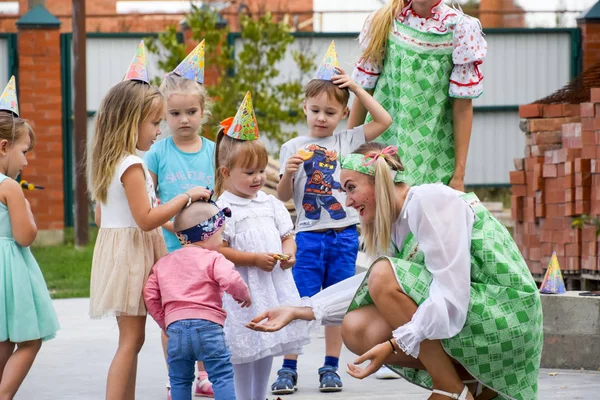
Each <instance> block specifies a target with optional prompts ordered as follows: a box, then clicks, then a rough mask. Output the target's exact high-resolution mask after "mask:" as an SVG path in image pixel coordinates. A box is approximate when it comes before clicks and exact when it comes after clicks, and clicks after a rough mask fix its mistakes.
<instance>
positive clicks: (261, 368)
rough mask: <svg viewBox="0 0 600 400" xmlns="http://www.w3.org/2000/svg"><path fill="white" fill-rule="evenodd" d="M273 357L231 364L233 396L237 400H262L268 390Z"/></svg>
mask: <svg viewBox="0 0 600 400" xmlns="http://www.w3.org/2000/svg"><path fill="white" fill-rule="evenodd" d="M272 365H273V357H265V358H261V359H260V360H256V361H253V362H249V363H244V364H233V373H234V380H235V395H236V397H237V398H238V399H248V400H264V399H266V398H267V391H268V389H269V376H270V375H271V367H272Z"/></svg>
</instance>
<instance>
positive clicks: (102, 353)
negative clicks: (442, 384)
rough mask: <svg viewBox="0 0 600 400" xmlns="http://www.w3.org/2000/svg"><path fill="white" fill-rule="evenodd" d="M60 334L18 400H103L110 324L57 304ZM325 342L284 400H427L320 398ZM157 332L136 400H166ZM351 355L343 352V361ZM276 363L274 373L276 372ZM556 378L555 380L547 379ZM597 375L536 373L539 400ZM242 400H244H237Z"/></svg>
mask: <svg viewBox="0 0 600 400" xmlns="http://www.w3.org/2000/svg"><path fill="white" fill-rule="evenodd" d="M55 307H56V310H57V312H58V315H59V318H60V321H61V326H62V329H61V331H60V332H59V335H58V337H57V338H56V339H54V340H52V341H50V342H47V343H45V344H44V346H42V350H41V352H40V355H39V356H38V358H37V360H36V362H35V364H34V366H33V368H32V370H31V372H30V374H29V376H28V377H27V379H26V381H25V383H24V384H23V387H22V388H21V391H20V392H19V394H18V395H17V397H16V399H17V400H37V399H50V400H69V399H78V400H100V399H103V398H104V386H105V379H106V372H107V370H108V366H109V364H110V361H111V359H112V356H113V354H114V351H115V349H116V344H117V332H118V330H117V327H116V323H115V321H114V319H104V320H90V319H89V318H88V317H87V308H88V300H87V299H72V300H57V301H55ZM323 349H324V341H323V337H322V336H321V335H319V334H315V336H314V340H313V342H312V344H311V345H310V346H308V347H307V348H306V349H305V353H306V354H305V355H304V356H303V357H302V358H301V359H300V363H299V370H300V382H299V384H300V385H299V386H300V387H299V391H298V392H297V393H296V394H295V395H293V396H288V397H287V398H285V400H288V399H289V400H308V399H311V400H313V399H327V400H340V399H344V400H352V399H367V398H369V397H372V398H376V399H377V400H388V399H389V400H392V399H394V400H409V399H410V400H425V399H427V396H428V395H427V392H426V391H424V390H421V389H419V388H417V387H416V386H414V385H411V384H409V383H407V382H406V381H403V380H390V381H379V380H376V379H375V378H368V379H366V380H364V381H358V380H355V379H353V378H351V377H350V376H349V375H347V374H345V373H342V379H343V380H344V384H345V390H344V391H343V392H341V393H339V394H321V393H319V392H318V390H317V389H316V384H317V376H316V370H317V368H318V367H319V366H320V365H321V363H322V359H323V351H324V350H323ZM161 354H162V352H161V349H160V340H159V329H158V327H157V325H156V324H155V323H154V321H150V320H149V321H148V324H147V339H146V345H145V346H144V349H143V350H142V353H141V354H140V367H139V371H138V388H137V398H138V399H141V400H164V399H165V398H166V397H165V380H166V370H165V365H164V361H163V360H162V356H161ZM353 359H354V356H353V355H352V354H351V353H349V352H348V351H347V350H344V353H343V354H342V362H343V363H348V362H351V361H352V360H353ZM279 364H280V361H279V360H276V362H275V366H274V369H273V373H274V372H275V369H276V368H278V367H279ZM551 374H552V375H554V376H551ZM599 393H600V373H599V372H583V371H549V370H543V371H542V372H541V374H540V396H539V399H540V400H566V399H569V400H576V399H590V400H591V399H598V398H600V394H599ZM241 400H243V399H241Z"/></svg>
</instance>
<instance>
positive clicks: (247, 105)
mask: <svg viewBox="0 0 600 400" xmlns="http://www.w3.org/2000/svg"><path fill="white" fill-rule="evenodd" d="M221 125H222V126H223V127H224V128H225V134H226V135H227V136H229V137H232V138H234V139H239V140H257V139H258V124H257V123H256V116H255V115H254V109H253V108H252V95H251V94H250V92H246V96H245V97H244V101H242V104H241V105H240V108H238V111H237V113H236V114H235V117H233V120H230V119H229V118H228V119H227V120H225V121H223V123H222V124H221Z"/></svg>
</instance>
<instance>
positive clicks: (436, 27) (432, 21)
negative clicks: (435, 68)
mask: <svg viewBox="0 0 600 400" xmlns="http://www.w3.org/2000/svg"><path fill="white" fill-rule="evenodd" d="M373 15H374V14H371V15H369V17H367V20H366V21H365V24H364V27H363V30H362V31H361V33H360V37H359V42H360V48H361V50H363V51H364V50H365V49H366V48H367V46H368V44H369V40H370V38H369V36H368V31H369V26H370V24H371V19H372V17H373ZM396 19H397V21H398V22H400V23H401V24H404V25H406V26H409V27H411V28H413V29H416V30H419V31H421V32H428V33H437V34H445V33H448V32H454V39H453V42H454V51H453V53H452V61H453V62H454V69H453V70H452V74H451V76H450V89H449V95H450V97H459V98H472V99H474V98H477V97H479V96H480V95H481V94H482V93H483V84H482V81H483V75H482V74H481V72H480V71H479V67H478V66H479V65H480V64H481V63H482V62H483V59H484V58H485V55H486V53H487V43H486V41H485V39H484V38H483V34H482V32H481V25H480V23H479V20H477V19H476V18H473V17H470V16H468V15H464V14H463V13H462V12H460V11H458V10H455V9H454V8H451V7H448V6H447V5H445V4H443V3H442V0H440V1H439V2H438V3H437V4H436V5H435V6H433V7H432V8H431V16H430V17H427V18H423V17H421V16H420V15H418V14H417V13H415V12H414V11H413V9H412V1H409V2H408V3H407V5H406V6H405V7H404V8H403V9H402V11H401V12H400V14H399V15H398V16H397V17H396ZM394 34H396V32H394ZM381 69H382V68H381V66H380V65H377V64H374V63H372V62H370V61H369V60H365V59H360V60H358V62H357V63H356V65H355V68H354V71H353V73H352V78H353V79H354V80H355V81H356V82H357V83H358V84H359V85H361V86H362V87H363V88H365V89H373V88H375V85H376V84H377V79H378V78H379V75H380V73H381Z"/></svg>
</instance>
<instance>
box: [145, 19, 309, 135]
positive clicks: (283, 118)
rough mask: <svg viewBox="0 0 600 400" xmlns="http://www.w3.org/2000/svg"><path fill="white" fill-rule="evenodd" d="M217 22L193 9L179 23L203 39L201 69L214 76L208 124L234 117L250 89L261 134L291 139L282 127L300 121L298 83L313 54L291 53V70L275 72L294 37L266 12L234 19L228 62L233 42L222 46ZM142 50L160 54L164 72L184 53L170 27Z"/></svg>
mask: <svg viewBox="0 0 600 400" xmlns="http://www.w3.org/2000/svg"><path fill="white" fill-rule="evenodd" d="M218 20H219V15H218V14H217V13H216V12H215V11H212V10H210V9H206V8H201V7H200V8H199V7H193V9H192V12H191V13H190V14H188V15H187V16H186V19H185V22H186V24H187V26H188V27H189V28H190V29H191V31H192V37H193V39H194V40H195V41H198V42H199V41H200V40H202V39H205V41H206V42H205V46H206V47H205V65H206V71H209V70H211V69H212V70H214V71H216V72H217V75H218V79H217V82H216V84H212V85H211V86H208V85H207V90H208V94H209V96H210V97H211V99H213V107H212V117H213V118H212V120H213V123H214V124H217V123H218V122H219V121H222V120H223V119H225V118H227V117H231V116H233V115H235V113H236V111H237V109H238V107H239V105H240V103H241V101H242V99H243V98H244V95H245V94H246V91H250V92H251V93H252V102H253V105H254V111H255V113H256V119H257V122H258V126H259V129H260V132H261V136H262V137H266V138H269V139H270V140H273V141H274V142H276V143H277V144H282V143H283V142H285V141H286V140H288V139H289V138H290V137H293V136H295V135H297V132H290V131H284V130H283V128H282V127H283V126H284V125H288V126H290V125H292V126H293V125H295V124H297V123H299V122H301V121H302V120H303V115H304V114H303V113H302V99H303V90H302V82H303V80H304V79H305V77H306V76H307V75H308V74H309V72H310V71H311V70H312V69H313V66H314V65H313V59H314V55H312V54H310V52H307V51H297V50H296V51H293V52H291V54H292V57H293V60H294V62H295V68H294V70H293V71H279V70H278V69H277V64H278V63H280V62H281V61H283V59H284V57H285V56H286V53H287V50H288V47H289V46H290V45H291V44H292V43H293V42H294V37H293V36H292V35H291V33H290V30H289V26H288V25H287V24H284V23H281V22H275V21H274V20H273V18H272V16H271V14H269V13H267V14H265V15H263V16H261V17H259V18H258V19H252V18H249V17H247V16H241V17H240V24H241V36H240V39H239V40H238V42H237V44H238V46H237V48H236V49H235V50H236V54H235V58H234V57H233V54H234V44H233V43H229V42H228V38H229V37H230V33H229V31H228V30H227V29H226V28H218V27H217V22H218ZM148 50H149V51H150V52H151V53H155V54H159V55H160V58H161V60H160V62H159V67H160V68H161V69H162V70H163V71H164V72H170V71H172V70H173V69H174V68H175V67H176V66H177V65H178V64H179V62H181V60H183V59H184V58H185V55H186V51H185V44H183V43H180V42H179V40H178V33H177V28H176V27H175V26H171V27H169V28H168V29H167V30H166V31H165V32H164V33H162V34H160V35H159V36H158V38H157V39H155V38H150V39H149V40H148ZM282 72H284V73H285V75H284V74H282ZM209 83H210V82H209Z"/></svg>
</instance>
